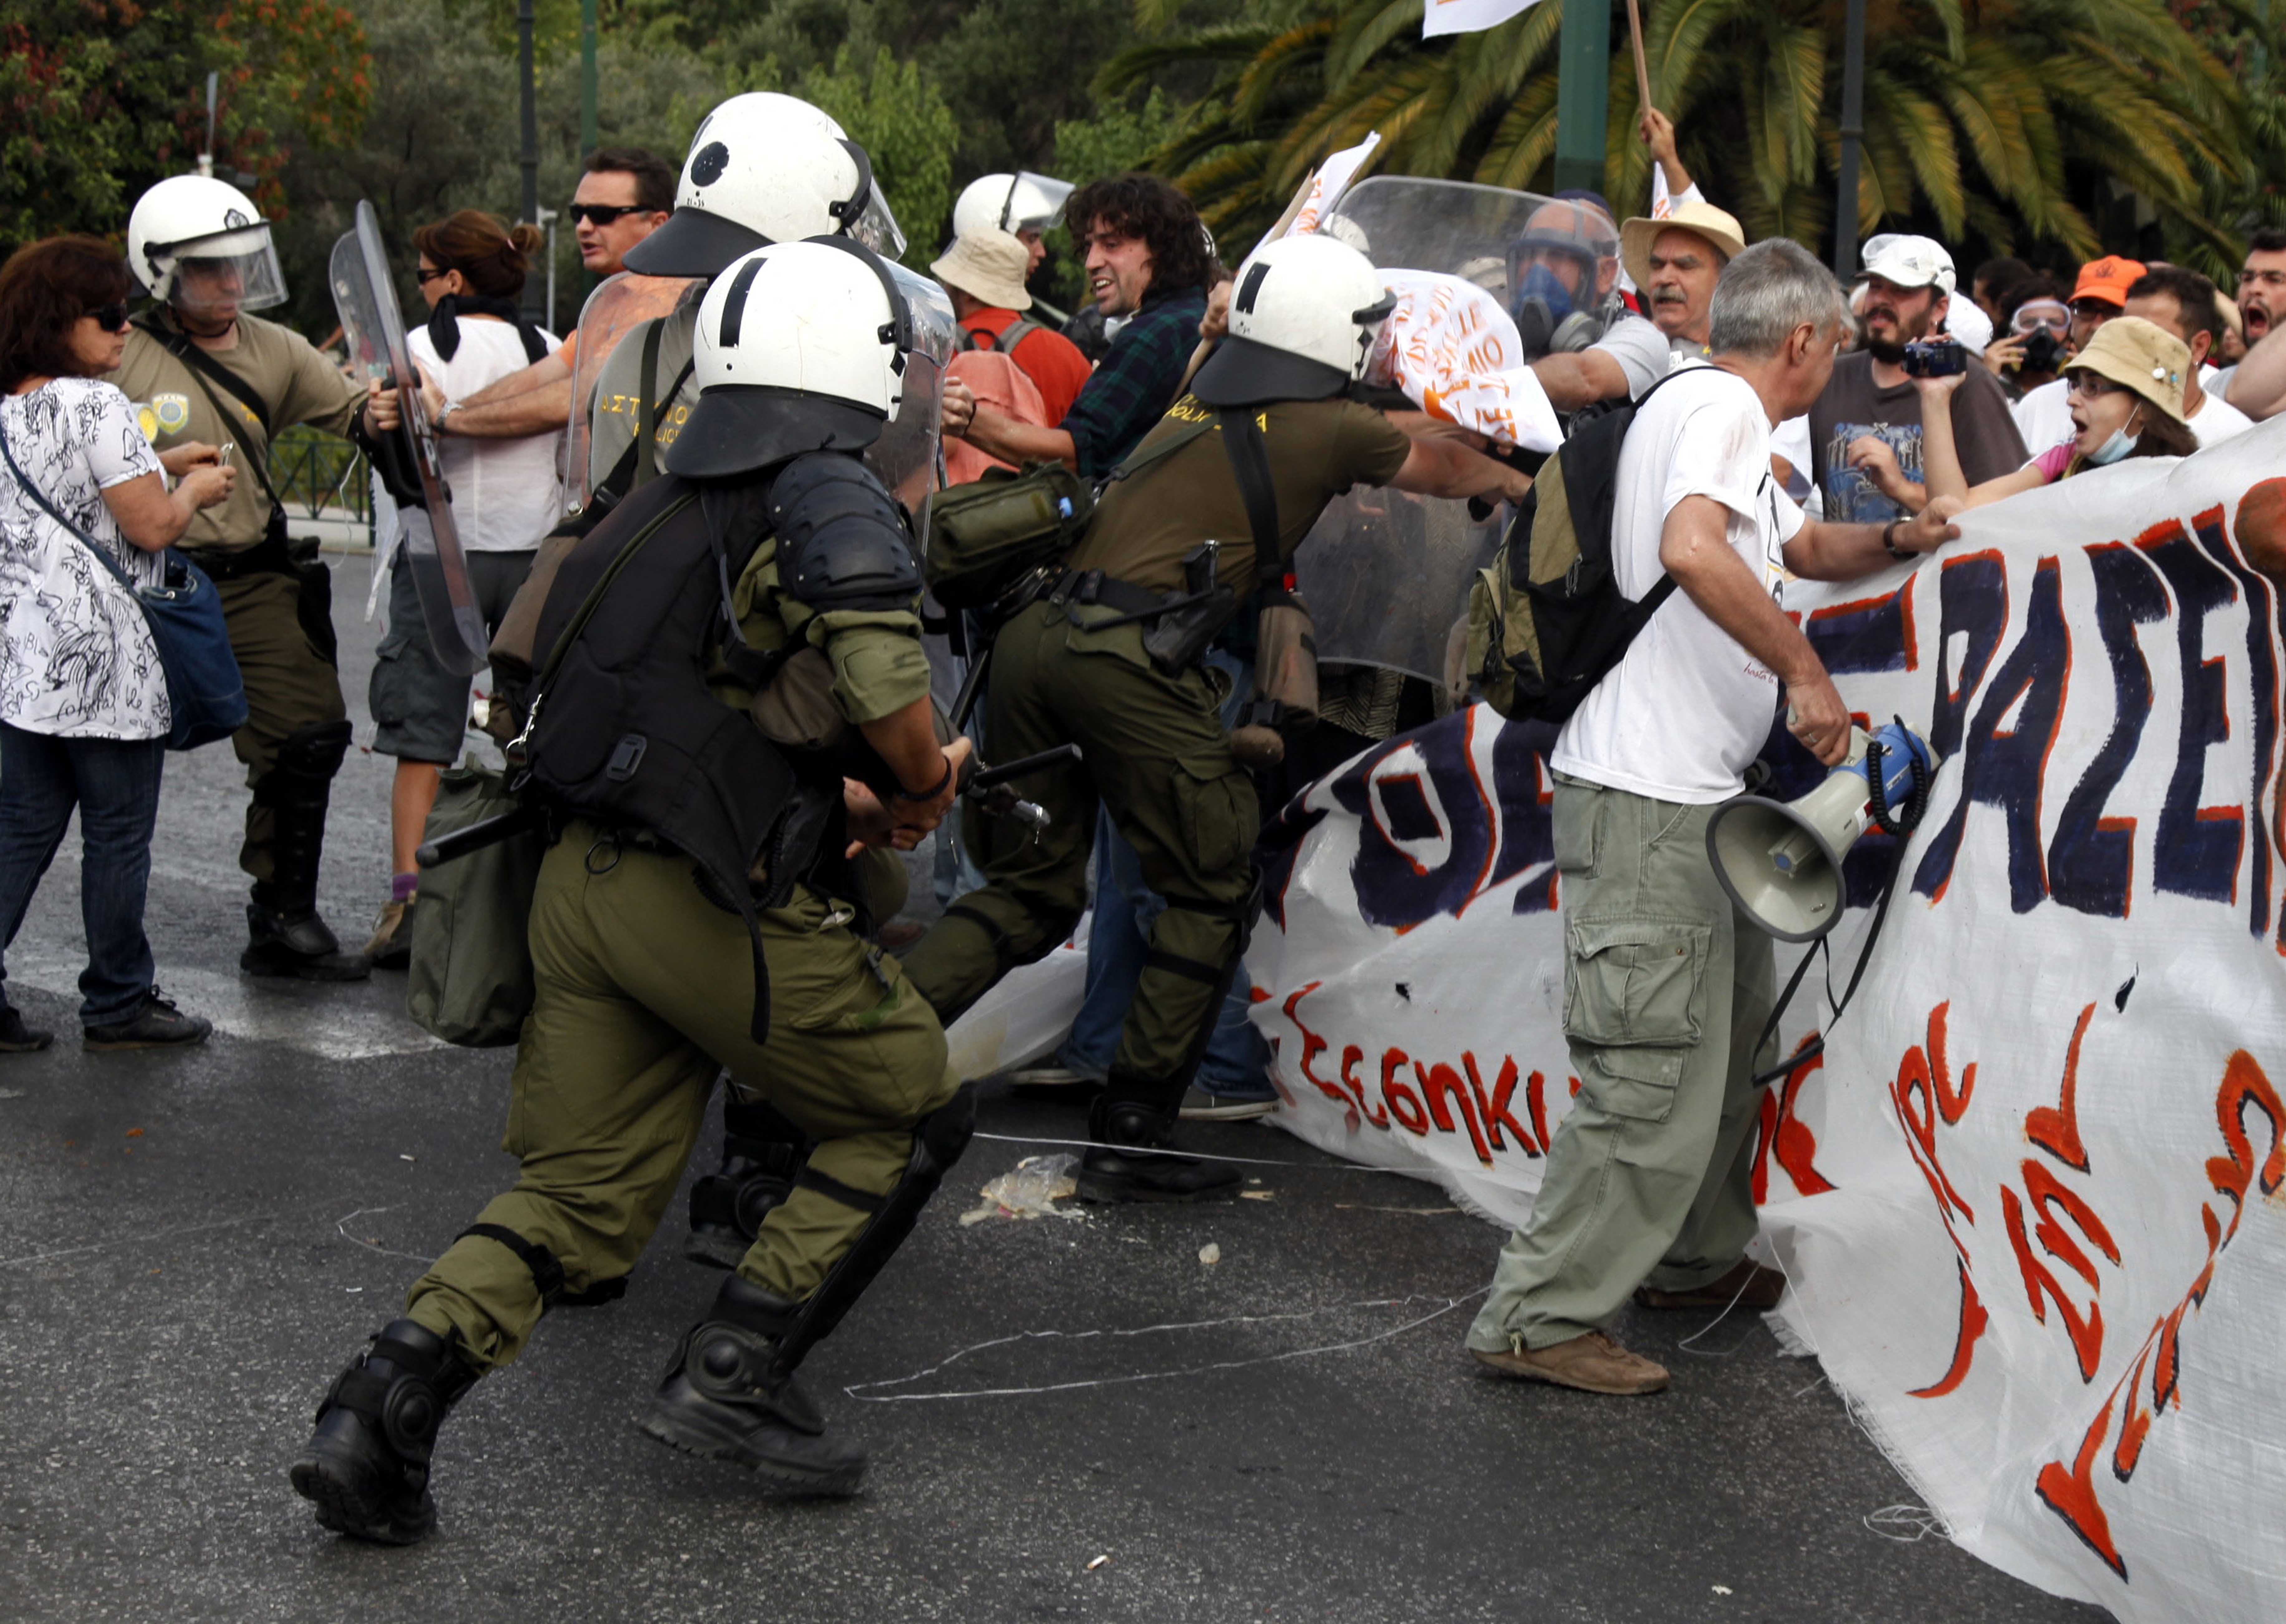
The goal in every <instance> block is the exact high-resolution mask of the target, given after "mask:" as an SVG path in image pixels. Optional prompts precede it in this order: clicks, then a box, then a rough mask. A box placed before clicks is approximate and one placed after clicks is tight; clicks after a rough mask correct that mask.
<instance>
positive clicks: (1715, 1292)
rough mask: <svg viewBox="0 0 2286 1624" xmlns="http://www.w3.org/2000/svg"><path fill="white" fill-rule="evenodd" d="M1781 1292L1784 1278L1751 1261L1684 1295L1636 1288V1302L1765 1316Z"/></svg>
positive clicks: (1742, 1260) (1783, 1289) (1741, 1260)
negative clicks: (1744, 1310)
mask: <svg viewBox="0 0 2286 1624" xmlns="http://www.w3.org/2000/svg"><path fill="white" fill-rule="evenodd" d="M1785 1289H1786V1277H1785V1275H1782V1274H1780V1273H1779V1272H1778V1270H1777V1269H1774V1268H1764V1267H1762V1265H1761V1264H1759V1263H1757V1262H1755V1261H1754V1259H1752V1258H1741V1259H1738V1267H1735V1268H1733V1269H1732V1270H1731V1271H1730V1273H1729V1274H1727V1275H1723V1276H1722V1278H1721V1279H1720V1280H1710V1281H1708V1282H1707V1283H1706V1284H1705V1285H1703V1286H1693V1287H1691V1290H1689V1291H1660V1290H1659V1288H1657V1287H1656V1286H1637V1287H1636V1303H1637V1304H1638V1305H1640V1306H1643V1307H1645V1308H1729V1307H1731V1306H1734V1305H1735V1306H1738V1307H1740V1308H1751V1309H1753V1310H1754V1312H1755V1313H1756V1314H1768V1313H1769V1312H1770V1310H1771V1309H1773V1308H1775V1307H1777V1306H1778V1298H1781V1297H1784V1296H1785Z"/></svg>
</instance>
